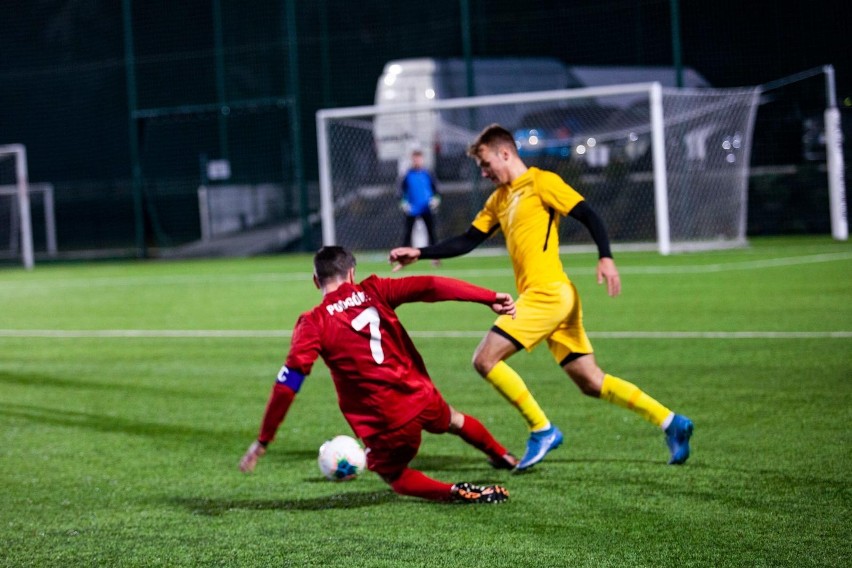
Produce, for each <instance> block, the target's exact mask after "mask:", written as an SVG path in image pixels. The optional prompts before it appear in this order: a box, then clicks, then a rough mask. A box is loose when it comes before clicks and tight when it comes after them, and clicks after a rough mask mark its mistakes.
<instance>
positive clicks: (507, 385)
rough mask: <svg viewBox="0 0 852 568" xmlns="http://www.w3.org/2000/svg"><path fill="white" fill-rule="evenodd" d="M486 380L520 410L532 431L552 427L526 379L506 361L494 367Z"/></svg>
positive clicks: (486, 376)
mask: <svg viewBox="0 0 852 568" xmlns="http://www.w3.org/2000/svg"><path fill="white" fill-rule="evenodd" d="M485 378H486V379H487V380H488V382H490V383H491V384H492V386H493V387H494V388H495V389H497V391H498V392H499V393H500V394H502V395H503V397H504V398H505V399H506V400H508V401H509V402H510V403H511V404H512V405H513V406H514V407H515V408H517V409H518V411H519V412H520V413H521V416H523V417H524V420H526V421H527V424H528V425H529V427H530V430H533V431H534V430H543V429H545V428H547V427H548V426H549V425H550V421H549V420H548V419H547V416H545V414H544V411H543V410H542V409H541V407H540V406H539V405H538V403H537V402H536V400H535V399H534V398H533V395H532V393H531V392H530V391H529V389H528V388H527V385H526V383H524V379H522V378H521V376H520V375H519V374H518V373H516V372H515V371H514V369H512V368H511V367H510V366H509V365H507V364H506V362H505V361H500V362H499V363H497V364H496V365H494V368H493V369H491V371H489V372H488V374H487V375H485Z"/></svg>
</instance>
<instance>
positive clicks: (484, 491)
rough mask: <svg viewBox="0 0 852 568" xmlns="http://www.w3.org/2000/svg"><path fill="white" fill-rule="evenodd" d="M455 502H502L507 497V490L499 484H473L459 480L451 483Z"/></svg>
mask: <svg viewBox="0 0 852 568" xmlns="http://www.w3.org/2000/svg"><path fill="white" fill-rule="evenodd" d="M452 493H453V501H455V502H456V503H502V502H503V501H506V500H508V499H509V491H508V490H507V489H506V488H505V487H503V486H500V485H474V484H472V483H467V482H461V483H456V484H455V485H453V489H452Z"/></svg>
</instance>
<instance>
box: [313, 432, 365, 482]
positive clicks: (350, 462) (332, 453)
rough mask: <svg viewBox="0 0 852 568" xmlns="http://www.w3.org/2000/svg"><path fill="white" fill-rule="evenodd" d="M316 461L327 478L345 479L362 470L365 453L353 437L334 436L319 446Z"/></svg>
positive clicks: (352, 477) (354, 476)
mask: <svg viewBox="0 0 852 568" xmlns="http://www.w3.org/2000/svg"><path fill="white" fill-rule="evenodd" d="M317 463H318V464H319V468H320V471H321V472H322V474H323V475H324V476H326V477H327V478H328V479H330V480H332V481H346V480H348V479H355V478H356V477H357V476H358V474H359V473H361V472H362V471H364V467H365V466H366V465H367V454H366V453H365V452H364V449H363V448H362V447H361V444H359V443H358V441H357V440H356V439H355V438H352V437H350V436H335V437H334V438H332V439H331V440H328V441H327V442H325V443H324V444H323V445H322V446H320V449H319V456H318V457H317Z"/></svg>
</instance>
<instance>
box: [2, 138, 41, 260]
mask: <svg viewBox="0 0 852 568" xmlns="http://www.w3.org/2000/svg"><path fill="white" fill-rule="evenodd" d="M4 156H11V157H12V159H13V160H15V191H16V193H17V196H18V212H19V215H20V216H21V226H20V229H21V252H22V256H23V262H24V268H26V269H27V270H32V269H33V266H35V253H34V252H33V226H32V218H31V214H30V188H29V185H30V183H29V176H28V174H27V149H26V148H25V147H24V145H23V144H7V145H5V146H0V158H3V157H4Z"/></svg>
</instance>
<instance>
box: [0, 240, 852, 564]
mask: <svg viewBox="0 0 852 568" xmlns="http://www.w3.org/2000/svg"><path fill="white" fill-rule="evenodd" d="M563 259H564V261H565V264H566V268H567V270H568V272H569V274H570V275H571V276H572V278H573V280H574V281H575V282H576V284H577V286H578V288H579V290H580V293H581V296H582V299H583V305H584V312H585V323H586V327H587V329H588V330H589V332H590V334H591V336H592V341H593V343H594V345H595V348H596V351H597V357H598V361H599V363H600V364H601V366H602V367H603V368H604V369H605V370H607V371H608V372H611V373H613V374H615V375H617V376H620V377H622V378H625V379H627V380H630V381H633V382H635V383H636V384H638V385H639V386H640V387H642V388H643V389H644V390H645V391H647V392H648V393H650V394H651V395H652V396H654V397H656V398H657V399H659V400H660V401H661V402H662V403H664V404H666V405H667V406H670V407H671V408H673V409H674V410H676V411H678V412H681V413H684V414H687V415H688V416H690V417H691V418H692V419H693V420H694V422H695V425H696V426H695V436H694V438H693V455H692V457H691V458H690V460H689V461H688V462H687V464H686V465H684V466H682V467H672V466H667V465H665V462H666V459H667V456H668V454H667V450H666V448H665V444H664V440H663V436H662V434H661V433H660V431H659V430H657V429H655V428H654V427H653V426H651V425H649V424H647V423H646V422H644V421H642V420H641V419H640V418H638V417H637V416H635V415H634V414H632V413H630V412H628V411H625V410H623V409H620V408H616V407H613V406H611V405H608V404H606V403H603V402H601V401H598V400H593V399H590V398H587V397H583V396H582V395H580V394H579V392H578V391H577V389H576V387H574V386H573V384H571V383H570V381H569V380H568V379H567V377H566V376H565V375H564V374H563V373H562V372H561V371H560V370H559V369H558V368H557V367H556V366H555V365H554V363H553V361H552V360H551V358H550V354H549V352H548V351H547V349H546V347H544V346H541V347H539V348H538V349H536V350H535V351H534V352H533V353H531V354H518V355H517V356H515V357H514V358H512V359H511V365H512V366H513V367H514V368H515V369H516V370H518V371H519V372H520V373H521V374H522V375H523V376H524V377H525V378H526V380H527V383H528V385H529V386H530V387H531V389H532V391H533V393H534V394H535V395H536V397H537V398H538V400H539V402H540V403H541V405H542V406H543V407H544V409H545V410H546V411H547V413H548V415H549V417H550V419H551V420H552V421H553V422H554V423H556V424H557V425H559V426H560V428H561V429H562V430H563V431H564V432H565V434H566V441H565V444H564V445H563V446H562V447H561V448H559V449H558V450H556V451H554V452H553V453H552V454H550V455H549V456H548V457H547V459H546V460H545V461H544V462H542V463H541V464H540V465H538V466H536V467H535V468H533V469H532V470H531V471H530V472H529V473H525V474H512V473H511V472H506V471H495V470H492V469H490V468H489V467H488V466H487V464H486V462H485V459H484V457H483V456H481V455H480V454H478V453H477V452H476V451H475V450H474V449H472V448H470V447H469V446H466V445H465V444H464V443H463V442H462V441H461V440H459V439H458V438H456V437H454V436H451V435H444V436H434V435H428V434H426V435H425V437H424V443H423V446H422V449H421V452H420V455H419V456H418V458H417V459H416V460H415V462H414V464H413V465H414V467H417V468H420V469H422V470H423V471H425V472H426V473H427V474H429V475H431V476H434V477H436V478H439V479H442V480H445V481H450V482H455V481H463V480H464V481H472V482H483V483H485V482H488V483H501V484H505V485H506V486H507V487H508V488H509V490H510V492H511V499H510V500H509V502H508V503H505V504H502V505H499V506H487V505H481V506H464V505H447V504H435V503H429V502H425V501H419V500H416V499H412V498H405V497H400V496H397V495H395V494H393V493H392V492H391V491H390V489H389V488H388V487H387V486H386V485H385V484H384V483H383V482H382V481H381V480H380V479H379V478H378V477H377V476H375V475H374V474H372V473H369V472H368V473H365V474H363V475H362V476H361V477H360V478H358V479H357V480H355V481H352V482H346V483H333V482H329V481H325V480H324V479H323V478H322V477H321V476H320V474H319V471H318V469H317V466H316V451H317V449H318V448H319V446H320V444H321V443H322V442H323V441H324V440H325V439H327V438H330V437H332V436H333V435H335V434H340V433H349V430H348V427H347V426H346V423H345V422H344V420H343V418H342V416H341V415H340V413H339V411H338V409H337V405H336V398H335V395H334V392H333V388H332V385H331V381H330V379H329V376H328V371H327V370H326V368H325V367H324V365H323V364H322V363H321V362H320V363H318V364H317V365H316V367H315V369H314V372H313V374H312V375H311V377H310V378H309V379H308V380H307V381H306V383H305V385H304V387H303V388H302V391H301V392H300V394H299V396H298V398H297V400H296V403H295V404H294V406H293V408H292V409H291V411H290V413H289V415H288V417H287V420H286V422H285V423H284V424H283V426H282V428H281V430H280V432H279V436H278V439H277V440H276V441H275V442H274V443H273V444H272V445H271V446H270V450H269V453H268V454H267V455H266V456H265V457H264V458H263V459H262V460H261V462H260V463H259V465H258V468H257V470H256V471H255V473H254V474H252V475H248V476H247V475H243V474H242V473H240V472H239V471H238V469H237V462H238V461H239V458H240V456H241V455H242V453H243V451H244V450H245V448H246V447H247V446H248V444H249V443H250V442H251V441H252V439H253V438H254V436H255V435H256V433H257V428H258V424H259V421H260V418H261V415H262V413H263V408H264V405H265V403H266V398H267V395H268V393H269V390H270V387H271V385H272V382H273V380H274V377H275V374H276V372H277V370H278V368H279V366H280V365H281V363H282V361H283V359H284V357H285V355H286V352H287V347H288V344H289V337H288V334H287V332H288V331H289V330H291V329H292V327H293V323H294V322H295V319H296V317H297V316H298V314H299V313H300V312H301V311H304V310H306V309H308V308H310V307H311V306H313V305H314V304H315V303H316V302H317V301H318V299H319V294H318V292H317V291H316V290H315V289H314V288H313V285H312V283H311V282H310V271H311V266H310V256H309V255H292V256H278V257H265V258H254V259H237V260H217V261H192V262H130V263H97V264H78V265H72V264H53V265H51V264H45V265H39V266H37V267H36V269H35V270H34V271H32V272H25V271H23V270H20V269H17V268H6V269H2V270H0V565H2V566H170V567H171V566H323V567H336V566H347V567H350V566H359V567H360V566H370V567H373V566H375V567H380V566H387V567H392V566H406V567H408V566H436V567H437V566H447V567H461V566H464V567H476V566H488V567H495V566H515V567H518V566H523V567H525V566H542V567H550V566H589V567H592V566H594V567H603V566H649V567H651V566H653V567H660V566H677V567H682V566H713V567H722V566H748V567H753V566H766V567H775V566H848V565H849V562H850V558H852V544H850V543H851V542H852V528H850V527H852V515H850V504H852V499H850V497H851V496H852V495H850V493H852V491H851V490H850V487H851V485H850V482H852V446H851V445H850V441H852V427H850V424H852V245H850V244H849V243H838V242H834V241H831V240H830V239H828V238H795V239H793V238H784V239H764V240H755V241H753V242H752V243H751V246H750V247H749V248H747V249H740V250H729V251H716V252H707V253H693V254H685V255H672V256H668V257H662V256H659V255H656V254H654V253H640V252H622V253H618V254H617V262H618V266H619V268H620V270H621V275H622V280H623V284H624V293H623V295H622V296H621V297H619V298H616V299H611V298H608V297H607V296H606V294H605V291H604V290H603V289H602V288H601V287H598V286H597V285H596V283H595V277H594V265H595V257H594V256H593V255H591V254H586V253H583V254H579V253H575V254H572V253H567V254H565V255H563ZM372 272H375V273H378V274H380V275H390V270H389V267H388V265H387V264H386V263H385V262H384V261H383V259H382V258H381V257H380V256H379V255H375V254H364V255H361V256H360V257H359V269H358V276H359V277H366V276H367V275H368V274H370V273H372ZM415 273H435V274H441V275H446V276H456V277H461V278H464V279H467V280H470V281H472V282H474V283H476V284H479V285H484V286H489V287H493V288H496V289H500V290H505V291H510V292H514V282H513V278H512V275H511V272H510V270H509V262H508V259H507V258H506V257H505V256H494V257H487V256H468V257H463V258H459V259H452V260H448V261H445V262H444V264H443V266H442V267H441V268H439V269H435V268H432V267H431V266H430V265H429V264H428V263H420V264H418V265H415V266H413V267H410V268H409V269H407V270H406V271H404V272H403V273H401V274H400V275H405V274H415ZM399 313H400V315H401V318H402V320H403V323H404V324H405V325H406V327H407V328H408V329H409V331H410V332H411V334H412V336H413V337H414V340H415V342H416V344H417V345H418V347H419V349H420V351H421V353H422V354H423V356H424V359H425V360H426V363H427V365H428V367H429V369H430V371H431V373H432V375H433V378H434V380H435V382H436V383H437V384H438V386H439V388H440V389H441V390H442V392H443V393H444V396H445V397H446V399H447V400H448V402H450V404H452V405H453V406H455V407H456V408H458V409H459V410H461V411H463V412H466V413H469V414H472V415H474V416H477V417H478V418H480V419H481V420H482V422H483V423H484V424H485V425H486V426H487V427H488V428H489V429H490V430H491V431H492V432H493V433H494V434H495V436H496V437H497V438H498V439H500V440H501V441H503V442H504V443H505V444H506V445H507V446H508V447H509V448H510V449H511V450H512V451H513V452H515V453H516V454H521V453H523V447H524V442H525V440H526V431H525V426H524V423H523V422H522V420H521V418H520V417H519V415H518V414H517V413H516V412H515V411H514V410H513V409H512V408H511V407H510V406H509V405H508V404H506V402H505V401H504V400H503V399H502V398H501V397H500V396H499V395H498V394H497V393H496V392H495V391H494V390H493V389H492V388H491V387H490V386H488V385H487V384H486V383H485V382H484V381H483V380H482V379H480V378H478V376H477V375H476V374H475V373H474V371H473V370H472V368H471V365H470V359H471V354H472V352H473V350H474V348H475V346H476V344H477V343H478V341H479V339H480V337H481V335H482V334H483V333H484V331H485V330H487V329H488V328H489V327H490V325H491V323H492V321H493V315H492V314H491V312H490V311H489V310H488V309H487V308H485V307H483V306H479V305H472V304H459V303H442V304H430V305H425V304H422V305H406V306H403V307H402V308H400V310H399Z"/></svg>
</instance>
